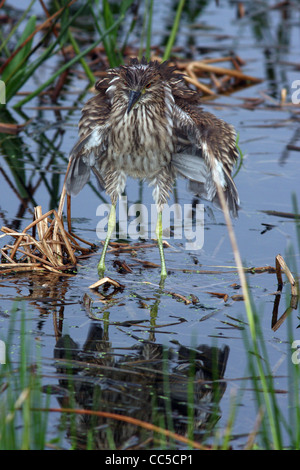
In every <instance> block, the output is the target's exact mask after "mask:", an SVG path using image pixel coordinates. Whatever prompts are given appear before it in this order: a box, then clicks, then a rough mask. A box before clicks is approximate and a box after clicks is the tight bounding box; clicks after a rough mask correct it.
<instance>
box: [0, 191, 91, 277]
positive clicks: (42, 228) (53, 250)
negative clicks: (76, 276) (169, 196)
mask: <svg viewBox="0 0 300 470" xmlns="http://www.w3.org/2000/svg"><path fill="white" fill-rule="evenodd" d="M65 196H66V190H65V185H64V187H63V191H62V195H61V199H60V204H59V208H58V211H55V210H54V209H53V210H51V211H48V212H46V213H45V214H43V213H42V208H41V206H37V207H35V208H34V221H33V222H31V223H30V224H29V225H28V226H27V227H25V228H24V229H23V231H22V232H17V231H15V230H12V229H10V228H9V227H2V228H1V231H2V232H3V233H4V235H1V237H4V236H6V235H9V236H11V237H13V238H14V239H15V242H14V244H11V245H10V244H7V245H5V246H4V247H3V248H2V249H1V250H0V253H1V256H2V258H3V259H5V260H6V261H7V262H6V263H0V273H1V272H2V273H5V274H7V273H10V272H17V271H35V272H36V271H40V272H45V271H46V272H52V273H55V274H60V275H64V276H70V275H71V274H69V273H67V272H66V271H67V270H71V269H74V267H75V266H76V264H77V257H76V255H75V251H80V252H81V253H85V254H90V253H91V251H92V250H93V248H94V245H93V244H91V243H88V242H85V240H83V239H82V238H81V239H80V240H81V241H82V242H84V243H86V244H88V245H89V246H90V248H85V247H81V246H80V245H79V243H78V242H77V241H76V240H75V236H74V235H70V234H69V233H68V232H66V230H65V229H64V224H63V219H62V213H63V206H64V201H65ZM69 216H70V214H69ZM31 229H32V234H30V233H28V232H29V230H31ZM35 236H37V237H38V239H36V238H35ZM17 254H19V255H21V256H20V258H18V259H17V258H16V256H17ZM79 256H80V255H79ZM24 260H27V263H25V262H24Z"/></svg>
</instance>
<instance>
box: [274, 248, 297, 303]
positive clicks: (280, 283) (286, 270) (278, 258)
mask: <svg viewBox="0 0 300 470" xmlns="http://www.w3.org/2000/svg"><path fill="white" fill-rule="evenodd" d="M281 269H282V270H283V272H284V274H285V275H286V277H287V278H288V280H289V283H290V284H291V292H292V295H293V296H298V290H297V285H296V282H295V279H294V276H293V275H292V273H291V271H290V270H289V268H288V266H287V264H286V262H285V261H284V259H283V257H282V256H281V255H277V256H276V275H277V281H278V290H281V289H282V286H283V281H282V275H281Z"/></svg>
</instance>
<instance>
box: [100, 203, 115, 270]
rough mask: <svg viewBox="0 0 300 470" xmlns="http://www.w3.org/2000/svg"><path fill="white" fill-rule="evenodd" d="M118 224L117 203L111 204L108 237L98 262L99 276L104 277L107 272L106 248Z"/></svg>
mask: <svg viewBox="0 0 300 470" xmlns="http://www.w3.org/2000/svg"><path fill="white" fill-rule="evenodd" d="M115 226H116V204H112V205H111V209H110V213H109V217H108V224H107V235H106V239H105V242H104V245H103V249H102V253H101V258H100V261H99V264H98V274H99V278H100V279H101V278H102V277H104V272H105V255H106V250H107V247H108V244H109V240H110V237H111V235H112V233H113V231H114V229H115Z"/></svg>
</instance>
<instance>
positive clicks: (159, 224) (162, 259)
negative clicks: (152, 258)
mask: <svg viewBox="0 0 300 470" xmlns="http://www.w3.org/2000/svg"><path fill="white" fill-rule="evenodd" d="M155 232H156V236H157V244H158V249H159V254H160V263H161V273H160V277H161V279H162V280H164V279H166V277H167V270H166V262H165V255H164V247H163V242H162V211H159V212H158V214H157V223H156V231H155Z"/></svg>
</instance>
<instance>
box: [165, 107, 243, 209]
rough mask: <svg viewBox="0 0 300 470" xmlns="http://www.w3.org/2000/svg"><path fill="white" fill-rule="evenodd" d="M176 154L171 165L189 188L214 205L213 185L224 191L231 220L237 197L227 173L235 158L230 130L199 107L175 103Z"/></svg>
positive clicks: (236, 207)
mask: <svg viewBox="0 0 300 470" xmlns="http://www.w3.org/2000/svg"><path fill="white" fill-rule="evenodd" d="M173 119H174V125H175V134H176V136H177V141H178V144H177V152H176V153H175V154H174V155H173V156H172V163H173V165H174V166H175V168H176V169H177V171H178V172H179V173H180V174H181V175H182V176H184V177H185V178H187V179H188V180H189V181H190V189H191V190H192V191H193V192H195V193H196V194H199V195H200V196H202V197H204V198H205V199H208V200H210V201H214V202H217V203H218V197H217V184H218V183H219V184H220V185H221V187H222V188H223V190H224V194H225V197H226V200H227V204H228V206H229V209H230V211H231V213H232V215H233V216H234V217H236V216H237V212H238V208H239V197H238V193H237V189H236V186H235V183H234V181H233V179H232V176H231V170H232V168H233V165H234V164H235V162H236V160H237V159H238V156H239V154H238V150H237V148H236V134H235V130H234V128H233V127H232V126H231V125H230V124H227V123H226V122H224V121H222V120H221V119H218V118H217V117H216V116H214V115H213V114H211V113H207V112H204V111H203V110H202V109H201V108H200V107H198V106H194V105H189V104H186V103H184V102H181V101H179V102H178V103H177V104H176V105H175V109H174V118H173Z"/></svg>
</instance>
